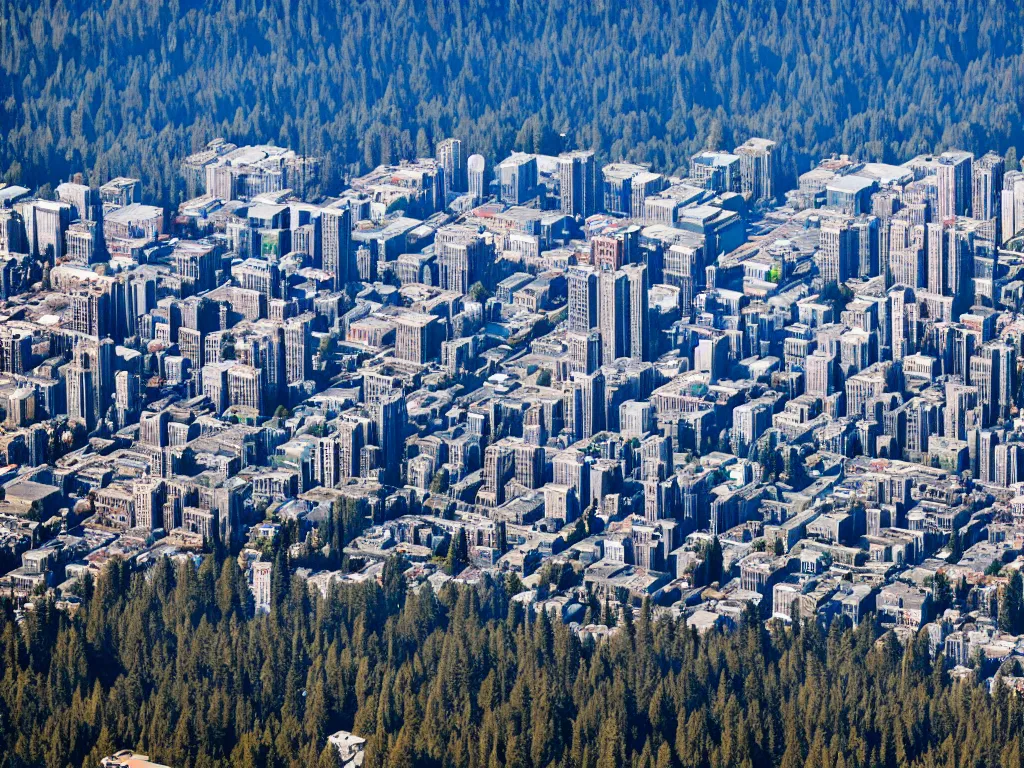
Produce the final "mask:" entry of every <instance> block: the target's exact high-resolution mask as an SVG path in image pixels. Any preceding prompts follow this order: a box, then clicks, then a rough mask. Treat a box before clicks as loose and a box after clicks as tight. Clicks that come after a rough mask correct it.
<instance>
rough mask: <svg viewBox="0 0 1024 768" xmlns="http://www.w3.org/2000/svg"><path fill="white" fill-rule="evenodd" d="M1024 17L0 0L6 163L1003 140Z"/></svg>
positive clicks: (931, 2) (980, 5) (975, 2)
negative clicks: (251, 145)
mask: <svg viewBox="0 0 1024 768" xmlns="http://www.w3.org/2000/svg"><path fill="white" fill-rule="evenodd" d="M1021 22H1022V11H1021V5H1020V3H1018V2H1016V0H953V1H951V0H868V1H866V2H855V3H851V2H839V1H838V0H832V2H804V1H803V0H788V1H787V0H717V1H716V0H700V1H698V0H662V1H660V2H656V1H655V0H637V1H636V2H628V3H622V2H614V1H613V0H596V1H595V2H580V0H225V2H213V3H206V2H202V1H201V0H39V1H38V2H31V3H30V2H24V0H0V175H2V176H4V177H5V178H7V179H8V180H20V181H22V182H24V183H29V184H39V183H43V182H55V181H58V180H60V179H62V178H66V177H68V176H69V175H70V174H71V173H73V172H75V171H79V170H84V171H85V172H86V174H87V176H88V178H89V180H90V181H92V182H94V183H102V182H103V181H105V180H106V179H108V178H109V177H111V176H113V175H116V174H135V175H139V176H141V178H143V179H144V180H145V183H146V184H147V185H149V190H148V196H149V197H151V198H153V199H156V200H160V201H163V202H164V203H167V202H171V201H174V200H177V199H179V198H180V197H181V195H182V182H181V178H180V176H179V175H178V164H179V162H180V159H181V158H182V157H183V156H185V155H186V154H188V153H189V152H191V151H193V150H195V149H197V148H198V147H200V146H202V145H203V144H204V143H205V142H206V141H208V140H209V139H211V138H213V137H215V136H224V137H226V138H228V139H230V140H231V141H234V142H236V143H241V142H260V141H273V142H275V143H279V144H287V145H289V146H291V147H293V148H295V149H298V150H300V151H303V152H308V153H323V154H325V155H326V156H327V157H328V158H329V171H330V174H331V176H332V179H333V180H334V181H338V180H339V179H340V178H341V177H342V176H343V175H344V174H346V173H348V172H352V171H357V170H359V169H365V168H367V167H368V166H373V165H376V164H377V163H379V162H381V161H388V160H396V159H398V158H401V157H408V156H412V155H414V154H415V155H424V154H427V153H428V152H432V150H433V146H434V144H435V142H436V141H437V140H438V139H440V138H443V137H445V136H448V135H456V136H459V137H461V138H463V139H464V140H465V141H466V142H467V148H468V149H469V150H470V151H476V152H481V153H483V154H484V155H486V156H487V157H488V159H489V161H490V162H493V161H494V160H495V159H496V158H499V159H500V156H501V155H503V154H504V153H506V152H507V151H509V150H510V149H512V148H522V149H536V150H544V151H554V150H556V149H558V148H559V147H560V145H561V144H563V143H564V145H565V146H568V147H570V148H572V147H593V148H597V149H599V150H600V152H601V154H602V159H606V160H608V159H630V160H647V161H651V162H653V163H654V164H655V165H656V166H657V167H658V168H659V169H661V170H667V171H672V170H675V169H678V168H680V167H683V166H684V165H685V163H686V160H687V158H688V157H689V155H690V154H691V153H692V152H694V151H695V150H697V149H700V148H702V147H704V146H707V145H713V146H719V147H724V148H732V147H734V146H736V145H737V144H738V143H740V142H742V141H743V140H744V139H745V138H747V137H748V136H749V135H753V134H757V135H765V136H768V137H770V138H773V139H777V140H779V141H780V142H781V143H782V148H783V150H784V152H785V153H786V154H785V156H784V159H783V167H782V171H783V173H784V175H786V176H789V177H792V176H793V175H794V174H795V173H796V172H797V170H798V169H799V170H805V169H806V168H807V167H808V164H809V163H810V161H811V159H817V158H818V157H820V156H821V155H822V154H824V153H829V152H836V151H843V152H855V153H857V154H858V155H859V156H861V157H863V158H867V159H876V160H893V159H896V158H906V157H908V156H910V155H912V154H914V153H916V152H919V151H930V150H933V149H936V148H948V147H950V146H958V147H962V148H965V149H969V150H974V151H979V152H980V151H986V150H988V149H992V148H994V149H998V150H999V151H1000V152H1004V151H1005V150H1006V149H1007V148H1008V147H1009V146H1011V145H1016V144H1018V143H1021V138H1022V130H1024V129H1022V124H1024V123H1022V119H1021V118H1022V115H1021V98H1020V96H1021V85H1020V83H1021V81H1022V78H1024V63H1022V62H1024V54H1022V50H1021V29H1022V23H1021ZM560 133H565V135H566V137H565V140H564V142H562V141H561V139H560V138H559V134H560Z"/></svg>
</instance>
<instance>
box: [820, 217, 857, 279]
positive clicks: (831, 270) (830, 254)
mask: <svg viewBox="0 0 1024 768" xmlns="http://www.w3.org/2000/svg"><path fill="white" fill-rule="evenodd" d="M852 257H853V231H852V230H851V229H850V225H849V223H848V222H847V221H845V220H837V219H831V220H827V221H825V222H824V223H822V225H821V243H820V246H819V249H818V271H819V273H820V274H821V280H822V282H823V283H824V284H825V285H828V284H829V283H837V284H840V283H843V282H844V281H845V280H846V279H847V278H848V277H849V276H850V270H849V265H850V262H851V261H852V260H853V258H852Z"/></svg>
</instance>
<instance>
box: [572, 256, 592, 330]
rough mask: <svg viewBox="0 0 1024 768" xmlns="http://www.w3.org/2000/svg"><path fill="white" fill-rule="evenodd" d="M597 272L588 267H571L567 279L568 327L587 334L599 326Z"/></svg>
mask: <svg viewBox="0 0 1024 768" xmlns="http://www.w3.org/2000/svg"><path fill="white" fill-rule="evenodd" d="M597 283H598V277H597V272H595V271H594V270H593V269H591V268H590V267H587V266H579V267H570V268H569V272H568V276H567V279H566V292H567V294H568V310H567V312H568V315H567V320H568V326H569V330H570V331H575V332H577V333H586V332H587V331H589V330H590V329H591V328H594V327H595V326H596V325H597Z"/></svg>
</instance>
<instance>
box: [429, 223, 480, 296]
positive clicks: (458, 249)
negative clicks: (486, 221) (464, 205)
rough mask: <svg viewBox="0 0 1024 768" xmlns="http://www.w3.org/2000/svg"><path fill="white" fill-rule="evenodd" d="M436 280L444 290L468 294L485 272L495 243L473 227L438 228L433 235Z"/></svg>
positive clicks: (453, 226)
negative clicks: (435, 255) (435, 254)
mask: <svg viewBox="0 0 1024 768" xmlns="http://www.w3.org/2000/svg"><path fill="white" fill-rule="evenodd" d="M434 251H435V252H436V253H437V270H438V283H439V284H440V287H441V288H442V289H444V290H446V291H456V292H458V293H468V292H469V288H470V286H471V285H473V283H475V282H476V281H477V280H479V279H480V278H481V277H482V276H483V275H484V273H485V271H486V267H487V264H488V262H489V261H490V259H491V258H492V257H493V254H494V246H493V245H492V244H491V243H490V242H488V241H487V240H486V239H484V237H483V236H482V235H481V234H480V233H479V232H478V231H477V230H475V229H474V228H472V227H466V226H461V225H452V226H447V227H441V228H440V229H439V230H437V233H436V235H435V236H434Z"/></svg>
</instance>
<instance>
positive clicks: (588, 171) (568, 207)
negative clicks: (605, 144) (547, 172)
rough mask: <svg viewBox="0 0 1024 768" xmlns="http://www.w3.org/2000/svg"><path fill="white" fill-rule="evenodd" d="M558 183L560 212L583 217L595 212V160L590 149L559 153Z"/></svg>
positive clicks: (596, 185)
mask: <svg viewBox="0 0 1024 768" xmlns="http://www.w3.org/2000/svg"><path fill="white" fill-rule="evenodd" d="M558 183H559V189H560V194H561V202H562V213H564V214H566V215H568V216H582V217H583V218H587V217H588V216H592V215H593V214H595V213H597V204H598V201H597V188H598V184H597V161H596V160H595V159H594V152H593V151H592V150H577V151H575V152H564V153H562V154H561V155H559V156H558Z"/></svg>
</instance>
